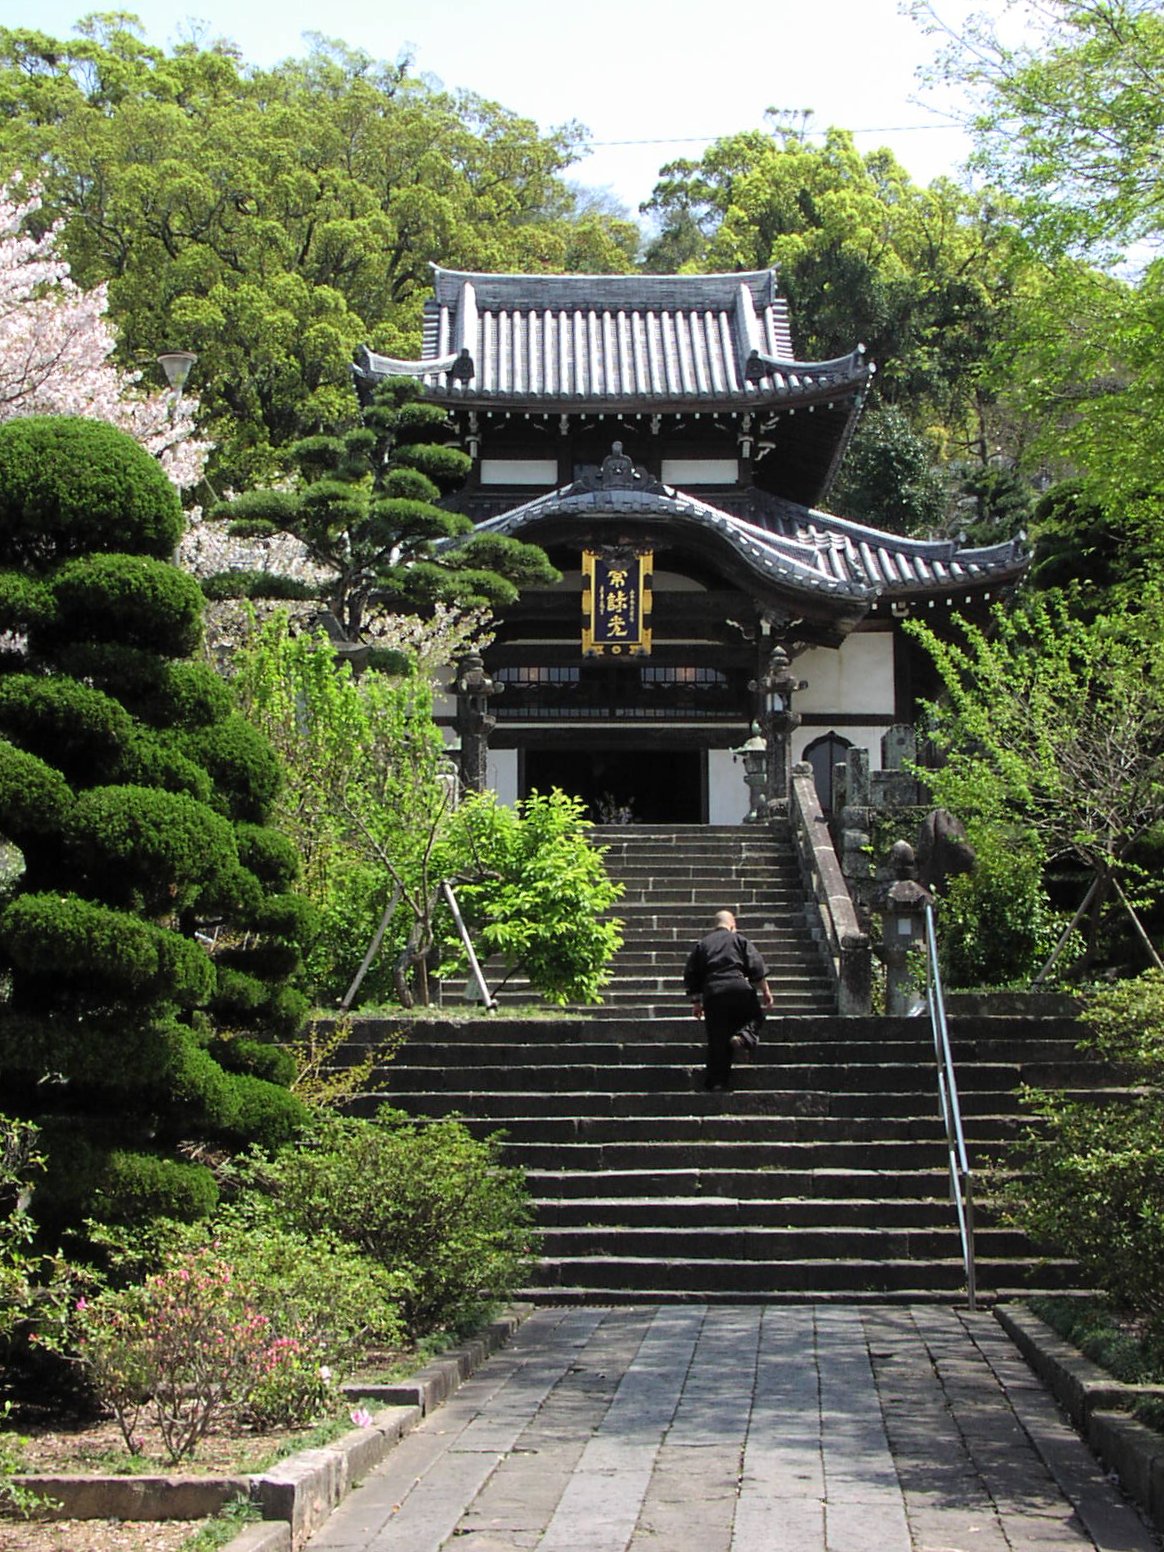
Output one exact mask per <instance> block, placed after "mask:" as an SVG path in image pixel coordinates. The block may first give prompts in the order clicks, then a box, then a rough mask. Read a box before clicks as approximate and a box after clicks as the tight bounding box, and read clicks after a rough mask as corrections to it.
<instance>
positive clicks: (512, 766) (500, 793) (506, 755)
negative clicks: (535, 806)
mask: <svg viewBox="0 0 1164 1552" xmlns="http://www.w3.org/2000/svg"><path fill="white" fill-rule="evenodd" d="M485 779H486V781H487V782H488V783H489V786H490V788H491V789H492V790H493V791H494V792H496V794H497V801H498V802H499V803H505V804H506V805H508V806H509V807H512V806H513V804H514V803H516V802H517V750H516V749H490V750H489V752H488V753H487V755H486V756H485Z"/></svg>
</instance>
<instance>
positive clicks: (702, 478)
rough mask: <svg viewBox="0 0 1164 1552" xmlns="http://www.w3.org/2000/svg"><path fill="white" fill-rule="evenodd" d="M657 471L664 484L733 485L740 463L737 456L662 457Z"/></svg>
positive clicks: (735, 481) (737, 480)
mask: <svg viewBox="0 0 1164 1552" xmlns="http://www.w3.org/2000/svg"><path fill="white" fill-rule="evenodd" d="M659 473H660V475H661V477H662V480H663V484H664V485H680V486H683V487H684V488H685V487H686V486H688V485H735V484H738V483H739V478H740V464H739V460H738V459H737V458H664V459H663V463H662V467H661V468H660V470H659Z"/></svg>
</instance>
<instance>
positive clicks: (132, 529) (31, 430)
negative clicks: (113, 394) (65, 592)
mask: <svg viewBox="0 0 1164 1552" xmlns="http://www.w3.org/2000/svg"><path fill="white" fill-rule="evenodd" d="M181 536H182V506H181V503H180V501H179V500H178V493H177V491H176V490H175V489H174V487H173V486H172V485H171V484H170V481H169V480H168V479H167V477H166V475H165V474H164V472H163V471H162V466H161V465H160V464H159V463H158V461H157V460H156V459H155V458H152V457H151V456H150V454H149V453H147V452H146V451H145V449H144V448H143V447H140V446H139V445H138V443H136V442H135V441H134V440H133V438H132V437H129V436H127V435H126V434H125V432H123V431H118V430H116V429H115V428H114V427H113V426H109V425H106V424H105V423H104V422H102V421H98V420H82V419H81V418H79V417H74V416H69V415H29V416H26V417H23V418H21V419H17V420H9V421H7V422H5V424H4V425H0V566H12V567H14V568H16V569H17V570H23V571H25V572H31V573H33V574H37V575H41V574H44V573H46V572H49V571H52V570H55V568H56V567H57V566H58V565H59V564H60V563H61V562H62V561H64V560H68V559H69V558H70V557H71V556H74V555H89V554H93V553H95V552H98V551H102V550H105V551H110V550H116V551H121V552H124V553H126V554H130V555H152V556H154V557H156V558H157V559H158V560H166V559H168V558H169V556H171V555H172V554H173V553H174V548H175V546H176V545H177V543H178V540H179V539H180V538H181Z"/></svg>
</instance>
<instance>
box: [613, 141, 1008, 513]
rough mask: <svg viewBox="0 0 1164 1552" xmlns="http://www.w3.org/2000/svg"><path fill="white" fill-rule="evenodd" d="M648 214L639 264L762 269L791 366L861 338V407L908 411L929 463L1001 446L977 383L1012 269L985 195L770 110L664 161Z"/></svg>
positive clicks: (993, 201)
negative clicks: (790, 340) (783, 308)
mask: <svg viewBox="0 0 1164 1552" xmlns="http://www.w3.org/2000/svg"><path fill="white" fill-rule="evenodd" d="M644 209H645V210H647V211H649V212H651V213H652V214H654V215H655V217H656V218H657V220H658V221H659V222H660V224H661V231H660V233H659V236H658V237H657V239H656V240H655V242H654V244H653V245H652V246H651V247H649V248H648V251H647V257H646V264H647V267H648V268H649V269H656V268H671V267H675V266H676V264H677V263H682V265H683V267H684V268H690V269H700V270H733V269H756V268H762V267H765V266H768V265H773V266H775V268H776V269H777V270H778V271H779V275H780V285H781V289H782V291H783V293H784V294H785V295H786V296H787V298H788V301H789V307H790V312H791V316H792V319H793V321H794V324H795V326H796V328H797V330H798V337H797V339H796V341H795V344H796V349H797V351H798V353H799V354H800V355H801V356H802V357H805V358H812V359H827V358H831V357H833V356H837V355H841V354H843V353H844V352H846V351H848V350H851V349H852V347H853V345H854V344H855V343H856V342H858V341H860V342H862V343H863V344H864V345H865V346H866V348H867V349H868V351H869V354H870V356H871V358H872V359H873V360H874V361H875V362H876V363H877V367H878V371H877V377H876V379H875V381H874V385H873V389H872V401H873V403H874V404H877V405H883V406H893V407H895V408H896V409H897V410H898V411H899V412H900V413H902V414H904V415H907V416H908V417H909V420H910V422H911V425H912V428H913V430H914V432H915V434H916V435H919V436H920V437H922V438H923V440H924V442H925V443H926V444H927V445H928V448H929V450H930V457H931V461H933V462H938V463H942V462H945V461H948V460H951V459H959V458H961V459H970V460H972V461H973V462H975V463H978V464H983V465H985V464H987V463H988V462H989V461H990V460H991V459H992V458H994V457H996V456H997V449H998V447H999V446H1000V445H1001V444H1002V443H1003V442H1004V441H1006V440H1008V439H1009V433H1008V434H1007V437H1004V436H1003V428H1002V427H1000V426H999V425H998V424H997V423H996V422H997V419H998V417H997V415H996V411H995V406H994V402H993V394H992V392H991V391H990V388H989V385H988V384H987V383H986V381H985V379H984V376H983V367H984V365H985V363H986V362H987V361H988V360H989V358H990V352H991V348H992V346H993V343H994V342H995V340H996V339H997V338H998V337H999V334H1000V332H1001V331H1002V330H1003V328H1004V326H1005V321H1006V319H1007V316H1008V310H1009V305H1010V299H1011V296H1012V293H1013V291H1014V289H1015V286H1016V285H1017V284H1018V280H1019V277H1020V275H1021V274H1022V262H1021V260H1022V255H1021V250H1020V249H1019V248H1018V247H1017V245H1016V243H1015V241H1014V237H1013V231H1012V228H1011V227H1010V226H1009V224H1008V223H1007V221H1006V219H1005V218H1004V217H1005V206H1004V205H1003V203H1002V202H1001V201H1000V200H999V199H998V197H997V196H995V195H991V196H989V197H985V196H984V197H981V198H978V197H975V196H973V195H971V194H969V193H967V192H965V191H963V190H961V189H959V188H958V187H957V186H956V185H955V184H953V183H952V182H949V181H946V180H940V181H938V182H935V183H934V184H932V185H931V186H930V187H929V188H924V189H923V188H920V187H918V186H917V185H916V184H914V183H913V182H912V181H911V180H910V178H909V177H908V175H907V174H906V172H905V171H904V169H903V168H902V167H901V166H900V164H899V163H898V162H896V161H895V160H894V158H893V156H892V155H891V154H890V153H889V152H888V151H886V150H878V151H874V152H871V153H869V154H868V155H864V156H862V155H861V154H860V153H859V152H858V151H857V150H856V148H855V146H854V144H853V139H852V136H851V135H850V134H849V133H848V132H846V131H844V130H841V129H830V130H828V131H827V133H826V135H825V137H824V142H823V144H821V145H819V146H817V145H810V144H809V143H808V142H807V140H806V139H805V138H804V133H803V126H796V127H790V126H789V125H787V124H786V123H782V122H781V120H780V118H779V116H777V115H773V129H772V133H770V134H766V133H764V132H762V131H758V130H755V131H750V132H747V133H744V134H739V135H732V136H728V137H726V138H724V139H722V140H718V141H716V142H715V143H714V144H713V145H712V146H710V147H709V148H708V150H707V151H706V152H705V153H704V155H703V156H702V157H701V158H700V159H699V160H698V161H691V160H683V161H677V162H673V163H671V164H670V165H669V166H667V167H664V168H663V170H662V174H661V178H660V182H659V183H658V184H657V185H656V187H655V191H654V193H653V195H652V198H651V200H650V201H649V202H648V204H647V205H646V206H645V207H644ZM882 440H884V439H882ZM908 478H909V479H910V480H911V481H913V482H914V483H916V476H914V475H913V474H912V473H910V474H909V475H908ZM907 504H908V503H907Z"/></svg>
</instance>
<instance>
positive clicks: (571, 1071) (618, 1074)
mask: <svg viewBox="0 0 1164 1552" xmlns="http://www.w3.org/2000/svg"><path fill="white" fill-rule="evenodd" d="M702 1065H703V1058H702V1049H701V1048H699V1050H698V1054H697V1051H695V1050H692V1051H690V1052H689V1053H688V1060H687V1061H683V1060H682V1058H681V1057H675V1056H671V1057H669V1058H668V1060H667V1061H665V1062H660V1063H641V1062H638V1061H635V1060H630V1059H628V1060H627V1061H625V1062H623V1063H620V1064H618V1065H615V1066H611V1065H609V1064H607V1063H605V1062H586V1061H569V1062H563V1063H559V1064H557V1065H552V1064H550V1065H544V1066H543V1065H537V1066H534V1065H528V1066H527V1065H521V1064H518V1065H515V1066H514V1067H513V1068H512V1069H511V1071H510V1072H509V1074H508V1081H507V1086H508V1087H509V1088H511V1089H512V1090H514V1091H518V1092H525V1093H530V1092H535V1093H536V1092H538V1091H540V1090H542V1089H544V1090H545V1091H546V1092H549V1093H553V1092H556V1091H559V1090H569V1091H571V1092H578V1091H586V1092H592V1091H594V1090H610V1091H614V1092H623V1093H626V1092H630V1093H636V1092H637V1093H643V1094H649V1093H656V1092H658V1091H659V1090H671V1091H682V1090H686V1091H688V1092H690V1091H691V1089H692V1086H693V1079H694V1077H696V1076H697V1075H698V1074H701V1073H702ZM732 1077H733V1081H734V1082H736V1083H737V1085H738V1086H739V1087H740V1088H745V1087H746V1088H749V1089H751V1088H753V1087H754V1088H756V1089H763V1088H764V1087H766V1086H767V1087H772V1086H773V1085H775V1086H778V1087H779V1088H780V1089H782V1090H788V1089H799V1090H802V1091H805V1092H809V1091H811V1092H819V1091H820V1090H821V1089H834V1090H836V1091H843V1092H849V1093H852V1092H855V1091H858V1090H859V1091H861V1092H864V1093H867V1094H881V1093H893V1094H901V1093H906V1092H908V1091H909V1090H910V1089H914V1090H915V1091H917V1092H925V1091H926V1089H927V1085H926V1083H925V1081H924V1075H923V1073H922V1072H920V1071H919V1070H918V1068H916V1067H915V1066H913V1065H912V1064H908V1063H892V1062H884V1063H874V1062H869V1063H860V1062H852V1063H847V1064H844V1065H843V1066H842V1065H840V1064H832V1065H828V1066H825V1065H822V1064H820V1063H806V1064H805V1065H804V1066H801V1067H790V1066H782V1067H781V1068H780V1069H779V1070H778V1074H775V1073H772V1072H769V1071H766V1069H765V1063H764V1058H763V1054H762V1048H761V1055H760V1057H759V1059H758V1061H757V1062H756V1063H755V1064H754V1065H751V1066H737V1067H736V1068H735V1069H734V1071H733V1074H732ZM383 1083H384V1086H385V1087H387V1088H390V1089H392V1090H393V1091H395V1092H398V1093H409V1092H416V1091H417V1090H429V1091H432V1092H434V1093H439V1092H440V1091H441V1090H442V1089H446V1088H457V1089H460V1090H469V1091H473V1090H476V1089H481V1090H489V1089H494V1088H496V1087H497V1086H498V1085H497V1068H496V1066H494V1065H484V1064H481V1065H475V1064H472V1063H462V1064H455V1063H453V1062H451V1061H447V1060H446V1061H445V1062H443V1063H441V1064H440V1065H436V1066H427V1067H421V1066H420V1065H418V1064H416V1063H413V1062H411V1061H409V1062H405V1063H400V1062H395V1063H393V1064H392V1065H391V1067H389V1068H388V1069H386V1071H385V1074H384V1077H383ZM1081 1086H1083V1085H1081ZM1015 1087H1016V1083H1015V1074H1014V1070H1013V1069H1012V1068H1009V1067H1001V1066H997V1065H995V1064H987V1063H983V1064H981V1065H980V1066H977V1067H968V1068H964V1069H963V1071H962V1073H961V1075H960V1078H959V1089H960V1092H964V1093H967V1094H970V1093H976V1092H983V1091H985V1092H989V1093H1005V1092H1008V1091H1009V1090H1012V1089H1014V1088H1015ZM929 1092H936V1080H933V1079H932V1080H931V1084H930V1086H929Z"/></svg>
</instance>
